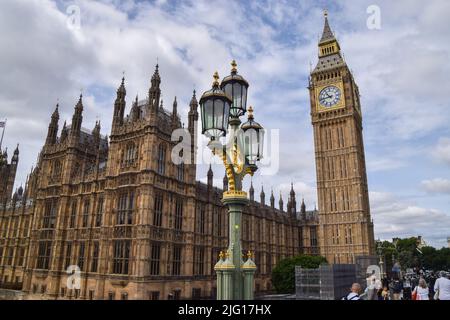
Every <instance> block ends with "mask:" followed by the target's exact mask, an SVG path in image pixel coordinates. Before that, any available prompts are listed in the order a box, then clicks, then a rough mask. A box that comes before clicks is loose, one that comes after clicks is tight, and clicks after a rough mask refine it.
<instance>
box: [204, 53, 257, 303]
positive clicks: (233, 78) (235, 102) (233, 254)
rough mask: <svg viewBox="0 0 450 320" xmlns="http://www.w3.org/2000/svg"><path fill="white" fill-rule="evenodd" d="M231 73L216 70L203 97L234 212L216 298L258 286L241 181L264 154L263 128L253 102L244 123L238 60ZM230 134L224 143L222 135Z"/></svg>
mask: <svg viewBox="0 0 450 320" xmlns="http://www.w3.org/2000/svg"><path fill="white" fill-rule="evenodd" d="M231 67H232V68H231V74H230V75H229V76H227V77H225V78H224V79H223V80H222V82H221V83H219V75H218V73H217V72H216V73H214V81H213V84H212V88H211V89H210V90H208V91H206V92H205V93H203V95H202V97H201V98H200V111H201V116H202V133H203V134H204V135H205V136H207V137H208V138H209V139H210V141H209V143H208V148H209V149H211V151H212V153H213V154H214V155H217V156H219V157H220V158H221V159H222V161H223V164H224V166H225V170H226V175H227V178H228V190H224V193H223V198H222V202H223V203H224V204H225V205H226V206H227V207H228V213H229V230H228V231H229V245H228V248H227V250H226V253H225V254H223V253H222V252H221V254H220V256H219V261H218V262H217V264H216V265H215V267H214V269H215V270H216V273H217V299H219V300H242V299H245V300H251V299H253V292H254V274H255V271H256V265H255V263H254V262H253V260H252V254H251V252H248V253H247V260H246V262H245V263H244V261H243V259H242V256H243V254H242V245H241V221H242V211H243V209H244V207H245V206H246V205H247V203H248V199H247V193H246V192H245V191H243V190H242V181H243V179H244V177H245V176H246V175H247V174H250V175H252V176H253V174H254V173H255V172H256V170H257V169H258V167H257V162H258V161H259V160H260V159H261V158H262V150H263V140H264V129H263V127H262V126H261V125H260V124H259V123H257V122H256V121H255V120H254V116H253V108H252V107H249V108H248V121H247V122H245V123H244V124H242V122H241V120H240V117H242V116H244V115H245V113H246V112H247V90H248V87H249V84H248V82H247V81H246V80H245V79H244V78H243V77H242V76H240V75H238V73H237V64H236V62H235V61H234V60H233V61H232V63H231ZM222 137H227V138H228V142H227V143H226V144H223V143H222V142H221V141H220V138H222Z"/></svg>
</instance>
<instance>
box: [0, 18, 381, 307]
mask: <svg viewBox="0 0 450 320" xmlns="http://www.w3.org/2000/svg"><path fill="white" fill-rule="evenodd" d="M319 50H320V54H319V63H318V65H317V67H316V69H315V70H314V72H312V74H311V79H310V92H311V115H312V120H313V127H314V138H315V149H316V164H317V184H318V199H319V212H320V215H319V212H318V211H316V210H314V211H311V212H307V211H306V206H305V204H304V202H302V203H301V207H300V210H299V212H297V204H296V198H295V192H294V190H291V193H290V195H289V199H288V203H287V208H286V210H285V209H284V208H283V201H282V199H281V198H280V201H279V205H278V208H275V199H274V197H273V194H272V195H271V196H270V200H269V205H266V204H265V200H266V199H265V194H264V191H263V190H262V191H261V193H260V201H259V202H256V201H255V197H254V190H253V186H251V188H250V190H249V197H250V203H249V205H248V206H247V207H246V208H245V212H244V214H243V225H242V235H243V249H244V250H245V251H247V250H251V251H252V252H254V256H255V262H256V265H257V267H258V269H257V274H256V291H257V292H261V291H266V290H270V289H271V283H270V274H271V271H272V268H273V267H274V266H275V265H276V263H277V262H278V261H280V260H281V259H283V258H285V257H289V256H293V255H297V254H301V253H304V254H319V253H320V254H322V255H324V256H326V257H327V259H328V261H329V262H331V263H343V262H352V261H354V258H355V256H357V255H370V254H372V253H373V250H374V247H373V242H374V241H373V224H372V222H371V220H370V212H369V202H368V192H367V179H366V172H365V160H364V148H363V142H362V126H361V113H360V106H359V96H358V89H357V86H356V84H355V82H354V80H353V77H352V75H351V73H350V72H349V70H348V68H347V66H346V65H345V62H344V61H343V59H342V58H341V56H340V53H339V45H338V43H337V41H336V40H335V39H334V36H333V35H332V33H331V30H330V28H329V26H328V21H325V29H324V36H323V37H322V40H321V42H320V44H319ZM160 83H161V78H160V75H159V70H158V67H157V68H156V70H155V72H154V74H153V77H152V79H151V88H150V89H149V92H148V96H147V99H145V100H142V101H139V100H138V99H137V98H136V101H134V103H133V104H132V106H131V109H130V111H129V114H128V115H127V116H126V115H125V108H126V103H125V96H126V90H125V84H124V81H122V84H121V85H120V87H119V89H118V90H117V97H116V101H115V103H114V111H113V112H114V113H113V123H112V130H111V135H110V137H109V139H108V138H107V137H105V136H102V135H101V134H100V123H97V124H96V125H95V128H94V129H93V130H92V131H88V130H86V129H83V128H82V127H81V124H82V119H83V115H82V114H83V101H82V97H81V96H80V99H79V101H78V103H77V104H76V106H75V110H74V114H73V118H72V122H71V124H70V125H66V123H64V126H63V128H62V130H61V132H60V134H59V135H58V133H59V129H58V123H59V110H58V106H57V108H56V110H55V112H54V113H53V115H52V117H51V121H50V125H49V128H48V134H47V139H46V142H45V145H44V146H43V148H42V151H41V153H40V154H39V157H38V161H37V166H36V167H35V168H34V169H33V170H32V172H31V173H30V175H29V177H28V179H27V183H26V185H25V189H23V188H19V190H17V191H16V192H15V193H14V195H13V196H12V197H11V193H12V187H13V185H14V177H15V170H16V168H17V162H18V160H19V159H18V150H17V151H16V154H15V156H14V157H13V160H12V163H11V164H8V161H7V157H5V156H3V157H2V162H1V168H0V169H1V170H2V171H1V172H2V175H1V176H0V191H1V193H0V196H2V197H3V198H2V202H1V203H0V287H3V288H16V289H22V290H23V291H24V292H26V293H27V294H28V296H29V297H31V298H44V299H168V298H173V299H178V298H188V299H189V298H203V297H214V294H215V274H214V270H213V266H214V264H215V263H216V261H217V258H218V253H219V251H220V250H223V249H224V248H226V247H227V245H228V232H227V230H228V216H227V210H226V208H225V207H224V206H223V205H222V203H221V201H220V200H221V196H222V192H223V190H220V189H218V188H216V187H213V184H212V181H213V173H212V171H211V170H210V171H209V172H208V181H207V183H206V184H204V183H200V182H197V181H196V180H195V179H196V165H195V164H189V163H185V164H179V165H175V164H174V163H173V162H172V161H170V154H171V151H172V149H173V147H174V146H175V142H172V141H171V134H172V132H173V130H174V129H176V128H181V127H182V125H181V120H180V118H179V116H178V113H177V108H178V105H177V102H176V99H175V101H174V103H173V110H172V112H168V111H166V110H165V109H164V108H163V105H162V101H161V98H160V97H161V91H160ZM330 85H334V86H336V87H337V88H340V90H342V92H343V94H342V97H343V99H342V101H343V102H340V104H339V103H338V106H339V107H338V108H337V107H336V108H329V109H320V108H321V106H320V105H319V102H318V93H320V92H321V91H318V89H319V88H322V87H326V86H330ZM330 95H331V94H330V93H329V94H328V95H327V98H329V97H330ZM197 120H198V103H197V99H196V97H195V92H194V95H193V97H192V99H191V102H190V105H189V112H188V128H186V130H187V132H188V134H189V136H190V138H191V141H190V147H191V150H195V147H194V146H195V145H196V126H197V124H196V122H197ZM0 154H2V153H1V152H0ZM191 157H192V158H191V160H192V161H191V163H194V162H193V160H194V159H195V157H196V155H195V152H194V153H192V155H191ZM4 159H6V160H4ZM13 163H14V166H11V165H12V164H13ZM7 166H9V167H7ZM5 168H6V169H5ZM4 172H7V174H6V173H5V174H4ZM223 189H227V181H226V179H225V178H224V183H223ZM71 266H76V268H79V269H75V270H74V271H75V274H78V273H79V275H80V279H81V282H80V289H70V288H68V287H67V284H68V281H67V280H68V277H70V279H69V280H73V279H74V277H73V275H71V274H68V273H67V268H70V267H71ZM70 283H72V282H71V281H69V284H70ZM75 284H77V283H76V281H75Z"/></svg>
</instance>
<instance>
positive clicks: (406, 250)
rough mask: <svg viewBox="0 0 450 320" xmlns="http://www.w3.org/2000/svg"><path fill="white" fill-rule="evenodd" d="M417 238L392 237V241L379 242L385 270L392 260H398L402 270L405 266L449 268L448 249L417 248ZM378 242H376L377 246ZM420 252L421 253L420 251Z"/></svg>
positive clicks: (435, 269) (436, 269)
mask: <svg viewBox="0 0 450 320" xmlns="http://www.w3.org/2000/svg"><path fill="white" fill-rule="evenodd" d="M418 242H419V241H418V238H416V237H411V238H406V239H394V242H389V241H383V242H381V253H382V255H383V256H384V257H385V260H386V267H387V268H388V269H387V270H390V269H391V267H392V260H395V261H398V262H399V263H400V265H401V267H402V269H403V270H405V269H406V268H425V269H429V270H434V271H438V270H450V249H449V248H442V249H439V250H438V249H435V248H433V247H422V248H421V249H420V251H419V250H418ZM379 246H380V242H377V247H379ZM421 252H422V253H421Z"/></svg>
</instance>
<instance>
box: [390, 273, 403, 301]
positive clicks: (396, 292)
mask: <svg viewBox="0 0 450 320" xmlns="http://www.w3.org/2000/svg"><path fill="white" fill-rule="evenodd" d="M402 290H403V283H402V281H401V280H400V279H399V278H395V279H394V281H393V282H392V300H400V296H401V294H402Z"/></svg>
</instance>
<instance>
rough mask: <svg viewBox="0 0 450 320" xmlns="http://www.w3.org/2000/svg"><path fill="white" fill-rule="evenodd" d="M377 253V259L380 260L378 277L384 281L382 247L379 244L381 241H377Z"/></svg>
mask: <svg viewBox="0 0 450 320" xmlns="http://www.w3.org/2000/svg"><path fill="white" fill-rule="evenodd" d="M377 251H378V256H379V258H380V261H379V265H380V273H381V274H380V276H381V279H384V268H383V264H384V262H383V246H382V244H381V241H379V240H378V246H377Z"/></svg>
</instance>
